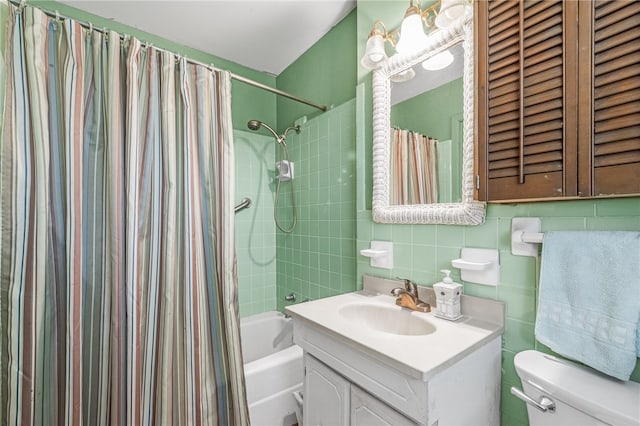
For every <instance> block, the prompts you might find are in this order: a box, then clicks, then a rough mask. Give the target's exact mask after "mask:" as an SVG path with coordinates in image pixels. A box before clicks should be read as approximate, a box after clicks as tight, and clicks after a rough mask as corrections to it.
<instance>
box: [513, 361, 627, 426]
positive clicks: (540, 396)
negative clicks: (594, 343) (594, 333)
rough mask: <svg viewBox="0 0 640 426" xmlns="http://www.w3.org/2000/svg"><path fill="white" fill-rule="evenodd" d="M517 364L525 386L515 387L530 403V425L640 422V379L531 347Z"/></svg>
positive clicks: (625, 423)
mask: <svg viewBox="0 0 640 426" xmlns="http://www.w3.org/2000/svg"><path fill="white" fill-rule="evenodd" d="M514 364H515V367H516V371H517V372H518V376H520V380H521V381H522V387H523V389H524V392H522V391H521V390H519V389H517V388H511V393H513V394H514V395H515V396H517V397H518V398H520V399H522V400H524V401H525V402H526V403H527V412H528V414H529V424H530V425H531V426H542V425H558V426H559V425H562V426H569V425H576V426H578V425H579V426H588V425H603V424H609V425H624V426H627V425H640V383H635V382H623V381H619V380H616V379H613V378H610V377H609V376H606V375H604V374H600V373H598V372H596V371H595V370H592V369H589V368H586V367H583V366H580V365H578V364H575V363H572V362H569V361H565V360H562V359H559V358H556V357H554V356H551V355H547V354H544V353H542V352H537V351H532V350H529V351H524V352H520V353H518V354H516V356H515V358H514ZM536 404H538V405H540V407H539V408H536ZM544 410H546V412H544Z"/></svg>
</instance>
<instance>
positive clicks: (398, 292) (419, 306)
mask: <svg viewBox="0 0 640 426" xmlns="http://www.w3.org/2000/svg"><path fill="white" fill-rule="evenodd" d="M398 279H399V280H403V281H404V288H402V287H397V288H394V289H393V290H391V294H392V295H394V296H396V305H398V306H401V307H403V308H408V309H411V310H414V311H418V312H431V306H430V305H429V304H428V303H426V302H423V301H422V300H420V298H419V297H418V286H417V285H416V283H414V282H413V281H411V280H410V279H408V278H400V277H398Z"/></svg>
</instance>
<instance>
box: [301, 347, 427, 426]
mask: <svg viewBox="0 0 640 426" xmlns="http://www.w3.org/2000/svg"><path fill="white" fill-rule="evenodd" d="M304 368H305V377H304V389H305V393H304V395H305V397H304V407H303V413H304V414H303V415H304V424H306V425H314V426H316V425H351V426H378V425H379V426H402V425H416V423H415V422H412V421H411V420H409V419H408V418H407V417H405V416H403V415H402V414H400V413H398V412H397V411H395V410H394V409H392V408H391V407H389V406H388V405H387V404H385V403H383V402H382V401H380V400H379V399H377V398H375V397H373V396H371V395H369V394H368V393H367V392H365V391H363V390H362V389H360V388H359V387H358V386H356V385H353V384H352V383H351V382H349V380H347V379H346V378H344V377H342V376H341V375H340V374H338V373H336V372H335V371H334V370H332V369H331V368H329V367H328V366H326V365H325V364H323V363H322V362H320V361H318V360H317V359H316V358H314V357H313V356H311V355H309V354H305V356H304Z"/></svg>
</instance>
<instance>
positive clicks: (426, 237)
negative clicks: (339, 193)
mask: <svg viewBox="0 0 640 426" xmlns="http://www.w3.org/2000/svg"><path fill="white" fill-rule="evenodd" d="M405 9H406V2H402V1H401V2H398V1H395V0H389V1H378V0H358V58H360V57H361V55H362V53H363V51H364V45H365V42H366V39H367V36H368V34H369V32H370V31H371V27H372V25H373V22H374V21H375V20H376V19H382V20H383V21H384V22H385V24H388V27H390V28H394V27H395V26H397V25H398V24H399V22H400V19H402V16H403V14H404V11H405ZM370 74H371V73H370V72H369V71H367V70H365V69H363V68H362V67H359V69H358V82H359V86H358V88H357V97H356V117H357V123H356V140H357V142H356V143H357V148H356V152H357V155H358V158H359V159H361V158H363V159H365V160H364V164H363V163H361V162H359V163H358V166H357V173H358V188H357V194H356V197H357V210H358V212H357V230H356V234H357V247H356V248H357V250H361V249H364V248H368V247H369V242H370V241H371V240H374V239H375V240H383V241H393V243H394V269H393V270H384V269H379V268H372V267H370V266H369V259H368V258H365V257H362V256H358V257H357V277H358V281H359V283H358V286H359V287H360V286H361V285H362V275H363V274H365V273H366V274H372V275H379V276H385V277H396V276H405V277H409V278H412V279H414V280H415V281H416V282H417V283H418V284H423V285H432V284H433V283H435V282H438V281H440V280H441V274H440V272H439V271H440V269H452V268H451V260H452V259H456V258H458V257H459V256H460V249H461V248H463V247H478V248H494V249H497V250H499V251H500V265H501V278H500V284H499V286H498V287H487V286H482V285H477V284H472V283H464V284H465V286H464V291H465V293H467V294H471V295H475V296H481V297H488V298H491V299H497V300H501V301H504V302H505V303H506V308H507V313H506V330H505V334H504V336H503V351H502V372H503V374H502V400H501V404H502V406H501V414H502V424H503V425H505V426H519V425H526V424H527V423H528V419H527V413H526V407H525V404H524V403H523V402H522V401H520V400H519V399H517V398H515V397H514V396H513V395H511V394H510V393H509V389H510V388H511V386H515V385H518V386H520V381H519V379H518V378H517V375H516V373H515V369H514V367H513V357H514V356H515V354H516V353H517V352H519V351H522V350H526V349H537V350H540V351H544V352H551V351H550V350H549V349H548V348H546V347H544V346H543V345H541V344H540V343H538V342H537V341H536V340H535V336H534V323H535V315H536V300H537V288H538V277H539V270H540V265H539V262H538V261H537V260H536V259H535V258H532V257H522V256H513V255H511V219H512V218H513V217H528V216H531V217H540V218H541V219H542V227H543V229H542V230H543V231H550V230H567V229H568V230H572V229H578V230H581V229H598V230H629V231H640V197H634V198H622V199H611V200H581V201H560V202H545V203H521V204H509V205H506V204H505V205H503V204H489V205H488V207H487V219H486V222H485V223H484V224H483V225H480V226H470V227H466V226H450V225H390V224H376V223H374V222H373V220H372V216H371V188H372V186H371V164H372V163H371V159H370V152H371V149H372V146H371V143H372V131H371V127H372V113H371V108H372V107H371V105H372V98H371V75H370ZM452 270H453V274H452V275H453V277H454V279H456V281H459V282H461V280H460V275H459V270H457V269H452ZM632 380H634V381H637V382H640V362H638V363H637V364H636V368H635V370H634V372H633V374H632Z"/></svg>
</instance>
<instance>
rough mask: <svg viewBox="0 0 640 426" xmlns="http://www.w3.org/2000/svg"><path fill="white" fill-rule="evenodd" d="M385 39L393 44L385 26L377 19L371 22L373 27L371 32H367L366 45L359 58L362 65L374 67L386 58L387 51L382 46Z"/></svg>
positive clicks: (368, 67)
mask: <svg viewBox="0 0 640 426" xmlns="http://www.w3.org/2000/svg"><path fill="white" fill-rule="evenodd" d="M378 27H380V28H378ZM385 41H389V42H390V43H391V44H392V45H395V41H394V39H393V37H391V36H390V35H389V34H388V33H387V28H386V27H385V26H384V23H383V22H382V21H380V20H378V21H376V22H375V23H374V24H373V29H372V30H371V33H369V38H368V39H367V45H366V47H365V49H364V55H363V56H362V59H360V63H361V64H362V66H363V67H365V68H367V69H370V70H372V69H376V68H378V67H380V66H381V65H382V64H383V63H384V61H386V60H387V52H386V50H385V47H384V42H385Z"/></svg>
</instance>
